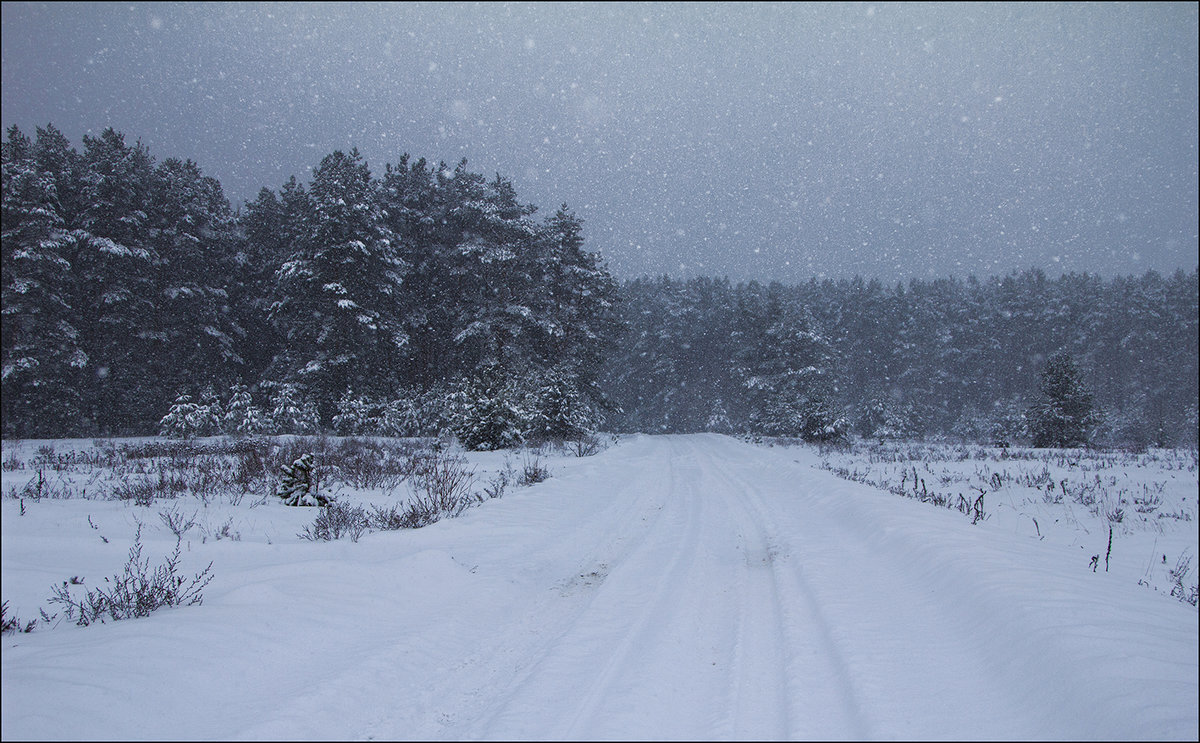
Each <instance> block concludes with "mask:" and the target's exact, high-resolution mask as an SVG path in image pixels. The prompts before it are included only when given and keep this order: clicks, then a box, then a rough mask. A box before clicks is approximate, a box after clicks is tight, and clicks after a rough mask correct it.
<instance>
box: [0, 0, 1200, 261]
mask: <svg viewBox="0 0 1200 743" xmlns="http://www.w3.org/2000/svg"><path fill="white" fill-rule="evenodd" d="M1197 7H1198V6H1197V4H1196V3H1175V4H1155V3H1144V4H1143V3H1137V4H1108V3H1105V4H1096V5H1093V4H1032V5H1025V4H994V5H989V4H976V3H970V4H962V5H959V4H899V5H896V4H889V3H868V4H790V3H789V4H757V3H729V4H724V3H722V4H621V3H602V4H524V3H513V4H509V3H505V4H499V3H497V4H491V3H485V4H458V3H454V4H443V3H429V4H421V3H399V4H382V5H378V4H372V5H358V4H353V3H340V4H329V5H326V4H292V3H287V4H226V3H217V4H142V3H122V4H100V3H95V4H93V3H87V4H73V3H52V4H24V3H10V2H5V3H4V4H3V11H2V12H3V25H2V32H3V46H2V49H3V52H2V53H3V88H2V102H3V105H2V119H3V126H4V127H5V129H7V128H8V127H9V126H11V125H12V124H16V125H18V126H20V127H21V129H22V130H23V131H25V132H26V133H27V134H30V135H31V136H32V135H33V133H34V128H35V127H37V126H44V125H45V124H46V123H47V122H50V123H53V124H54V125H55V126H56V127H58V128H59V129H60V130H62V131H63V133H64V134H66V135H67V136H68V137H69V138H70V139H71V140H72V142H74V143H75V144H76V146H77V147H78V148H80V149H82V135H83V134H85V133H92V134H98V133H99V132H100V131H102V130H103V129H104V128H105V127H107V126H112V127H114V128H116V129H117V130H119V131H122V132H124V133H125V135H126V139H127V141H129V142H132V141H134V140H136V139H139V138H140V139H141V140H142V141H143V142H144V143H145V144H146V145H147V146H148V147H149V148H150V151H151V153H152V154H153V155H154V156H155V157H156V158H158V159H160V160H162V159H165V158H167V157H180V158H191V159H193V160H195V161H196V162H197V163H199V165H200V167H201V168H202V169H203V170H204V172H205V173H206V174H208V175H212V176H214V177H216V178H217V179H219V180H220V181H221V183H222V184H223V185H224V187H225V189H226V193H227V195H228V196H229V198H230V200H231V202H232V203H233V204H234V205H235V206H237V205H239V204H241V203H242V202H243V201H245V200H248V199H252V198H253V197H254V196H255V194H256V193H257V191H258V189H259V188H260V187H262V186H268V187H271V188H274V189H278V188H279V186H281V185H282V183H283V182H284V181H285V180H286V179H287V178H288V177H289V176H291V175H296V176H297V177H298V178H299V179H301V180H302V181H307V180H308V179H309V172H310V169H311V168H312V167H314V166H315V165H316V164H317V163H318V162H319V161H320V159H321V158H322V157H323V156H324V155H326V154H328V153H330V152H332V151H333V150H336V149H343V150H345V149H349V148H350V147H353V146H357V147H358V148H359V150H360V152H362V153H363V155H364V157H365V158H366V159H367V161H368V162H369V163H370V165H371V168H372V171H373V172H375V173H377V174H378V173H382V171H383V167H384V164H385V163H388V162H397V161H398V160H399V158H400V155H401V154H402V153H404V152H408V153H411V154H412V155H413V156H414V157H422V156H423V157H426V158H427V159H429V160H432V161H435V162H436V161H438V160H444V161H446V162H447V163H448V164H450V165H451V166H452V165H454V164H455V163H457V161H458V160H459V159H461V158H463V157H465V158H467V160H468V166H469V167H470V168H471V169H472V170H474V171H476V172H481V173H484V174H485V175H488V176H489V177H490V176H491V175H494V174H495V173H496V172H500V173H501V174H503V175H505V176H506V177H509V178H511V179H512V180H513V181H514V183H515V185H516V188H517V193H518V195H519V197H521V198H522V199H523V200H524V201H526V202H532V203H535V204H537V205H539V206H540V207H541V211H542V213H543V214H548V213H553V211H554V209H555V207H557V205H558V204H560V203H562V202H566V203H567V204H569V205H570V206H571V207H572V208H573V209H574V210H575V211H576V212H577V214H578V215H579V216H581V217H582V218H584V219H585V221H586V238H587V241H588V246H589V247H590V248H591V249H593V250H599V251H600V252H601V253H602V254H603V255H604V256H605V258H606V259H607V260H608V262H609V265H610V267H611V268H612V269H613V271H614V272H615V273H616V274H617V275H618V276H622V277H632V276H635V275H639V274H642V273H651V274H654V273H664V272H665V273H670V274H672V275H676V276H692V275H717V276H729V277H730V278H731V279H733V280H735V281H736V280H743V279H749V278H757V279H760V280H771V279H779V280H782V281H785V282H797V281H804V280H807V279H808V278H810V277H812V276H819V277H820V276H829V277H834V278H840V277H847V276H852V275H854V274H861V275H863V276H866V277H878V278H881V279H883V280H884V281H885V283H888V282H891V281H895V280H897V279H907V278H912V277H935V276H947V275H955V276H960V277H962V276H966V275H967V274H970V273H974V274H976V275H978V276H985V275H990V274H1004V273H1008V272H1009V271H1012V270H1015V269H1024V268H1029V267H1039V268H1042V269H1044V270H1045V271H1046V272H1047V273H1049V274H1051V275H1057V274H1058V273H1061V272H1063V271H1077V272H1078V271H1088V272H1098V273H1101V274H1103V275H1105V276H1113V275H1117V274H1140V273H1142V272H1144V271H1146V270H1149V269H1155V270H1158V271H1161V272H1164V273H1165V272H1170V271H1173V270H1174V269H1176V268H1180V267H1182V268H1185V269H1188V270H1191V269H1192V268H1194V267H1195V266H1196V263H1197V257H1196V256H1197V181H1198V174H1197V90H1198V87H1200V85H1198V80H1197V35H1198V28H1197Z"/></svg>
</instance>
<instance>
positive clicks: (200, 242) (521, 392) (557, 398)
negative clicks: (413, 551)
mask: <svg viewBox="0 0 1200 743" xmlns="http://www.w3.org/2000/svg"><path fill="white" fill-rule="evenodd" d="M83 145H84V147H83V152H82V153H80V152H76V151H75V150H74V149H73V148H72V147H71V145H70V143H69V141H68V140H67V139H66V137H65V136H63V134H62V133H61V132H59V131H58V130H56V129H55V128H54V127H53V126H47V127H46V128H45V129H43V128H40V127H39V128H38V130H37V133H36V137H35V138H34V139H30V138H29V137H27V136H25V135H24V134H23V133H22V132H21V131H20V130H19V129H17V128H16V127H13V128H11V129H10V130H9V132H8V138H7V140H6V141H5V142H4V143H3V273H4V278H3V371H2V376H3V431H4V435H5V436H26V437H28V436H64V435H72V436H86V435H117V434H145V433H153V432H156V431H157V430H158V428H159V425H160V423H161V422H162V421H163V419H164V415H165V414H167V413H168V411H169V410H171V409H172V406H173V405H174V404H176V403H178V405H180V406H184V407H183V408H182V409H187V408H186V406H188V405H191V406H193V407H197V408H205V409H207V411H208V412H207V414H206V415H207V416H208V418H209V419H210V420H211V423H212V425H213V426H216V425H218V424H219V423H221V420H220V419H221V418H222V416H215V415H212V412H213V409H214V408H215V407H216V403H218V402H223V403H224V406H225V407H226V408H227V407H229V406H231V405H237V406H238V407H239V409H249V410H254V409H256V408H258V409H261V410H262V411H263V412H268V411H278V412H279V415H278V416H272V415H257V416H256V415H253V414H250V413H246V414H243V417H242V418H241V419H240V420H238V421H235V422H232V423H234V424H235V427H236V426H240V427H241V428H242V430H243V431H247V429H253V428H255V427H256V426H257V425H258V424H255V423H254V420H256V419H257V420H260V421H261V425H262V427H263V428H270V427H272V426H275V427H276V428H288V427H294V426H295V425H300V423H303V425H304V426H306V427H313V428H324V429H328V428H330V427H332V426H333V424H334V421H335V418H337V419H338V420H339V421H341V422H342V423H343V424H344V426H346V427H354V426H358V425H361V424H362V422H361V420H357V419H356V418H355V416H354V415H352V413H353V411H354V410H358V411H359V412H360V413H361V414H362V415H360V416H359V418H361V417H362V416H363V415H365V416H370V415H371V414H372V413H373V412H374V413H378V412H379V411H380V410H381V408H382V407H388V406H390V408H389V409H394V408H395V407H396V405H395V403H397V402H405V401H407V402H409V403H411V402H412V401H413V400H418V399H420V400H425V401H426V402H430V401H436V402H437V404H436V405H433V404H432V402H430V404H429V405H426V406H425V408H427V409H425V410H422V411H418V412H419V413H429V414H430V415H432V416H433V417H432V418H429V417H427V416H424V415H418V416H416V417H417V418H418V420H416V421H415V422H414V421H413V420H412V419H413V418H414V416H412V415H409V416H408V422H407V424H406V423H405V422H404V416H393V417H394V418H395V420H396V421H397V426H399V427H401V428H403V427H404V425H410V427H411V426H415V427H418V428H421V429H422V431H421V432H424V429H428V428H436V427H437V426H438V425H439V424H448V425H453V426H454V427H455V428H456V430H457V432H458V433H459V434H460V437H463V438H469V437H472V436H478V435H481V434H479V433H478V431H477V429H480V428H487V427H488V426H499V427H500V429H501V430H500V431H498V432H494V433H491V434H488V435H495V436H501V437H507V439H512V438H514V437H518V436H521V435H527V434H545V435H562V434H574V433H576V431H575V430H574V429H575V428H580V429H583V428H591V427H594V421H596V420H597V419H598V416H599V415H600V414H601V413H602V411H603V408H604V400H603V396H602V393H601V392H600V390H599V386H598V377H599V375H600V371H601V369H600V364H601V361H602V359H603V355H604V349H605V348H606V345H607V344H608V343H610V342H611V340H612V338H613V336H614V333H613V330H612V328H611V326H612V323H613V322H614V315H613V308H614V302H615V294H616V285H615V283H614V282H613V280H612V278H611V276H610V275H609V274H608V272H607V270H606V269H605V267H604V266H603V264H602V263H601V261H600V259H599V257H598V256H597V255H596V254H594V253H590V252H588V251H587V250H585V249H584V245H583V238H582V222H581V221H580V220H579V219H578V218H577V217H576V216H575V215H574V214H573V213H572V212H571V211H570V210H569V209H567V208H566V207H565V206H563V207H562V208H560V209H559V210H557V211H556V212H555V213H554V214H553V215H551V216H549V217H547V218H545V219H542V220H537V219H535V217H534V213H535V211H536V207H534V206H532V205H528V204H524V203H521V202H520V201H519V200H518V199H517V195H516V192H515V190H514V189H513V186H512V183H511V182H510V181H508V180H506V179H504V178H503V177H501V176H499V175H497V176H496V177H495V179H493V180H488V179H486V178H485V177H483V176H481V175H479V174H477V173H473V172H471V171H470V170H468V169H467V167H466V162H465V161H463V162H461V163H459V165H458V166H456V167H453V168H451V167H449V166H447V165H446V164H445V163H439V164H436V165H434V164H430V163H429V162H427V161H426V160H424V159H419V160H416V161H413V160H412V159H411V158H409V157H408V156H407V155H405V156H403V157H401V158H400V161H399V163H398V164H396V165H392V164H389V165H387V167H386V168H385V170H384V172H383V173H382V175H381V176H378V177H377V176H375V175H373V174H372V173H371V172H370V170H369V169H368V166H367V164H366V163H365V162H364V161H363V159H362V157H361V156H360V155H359V153H358V152H357V151H356V150H353V151H351V152H349V153H344V152H340V151H339V152H334V153H332V154H330V155H327V156H326V157H324V158H323V159H322V160H321V162H320V163H319V165H318V166H317V167H316V169H315V170H314V171H313V173H312V179H311V182H310V183H308V184H303V183H300V182H298V181H297V180H296V179H295V178H294V177H293V178H292V179H290V180H289V181H288V182H287V183H285V184H284V185H283V186H282V188H280V189H279V191H278V192H276V191H273V190H271V189H268V188H264V189H262V190H261V191H260V192H259V194H258V196H257V198H256V199H255V200H254V201H251V202H249V203H247V204H246V205H245V207H244V208H243V209H240V210H239V211H238V212H234V211H233V210H232V209H231V208H230V205H229V202H228V200H227V199H226V198H225V196H224V195H223V192H222V189H221V186H220V184H219V183H218V182H217V181H216V180H215V179H213V178H211V177H207V176H205V175H203V174H202V172H201V171H200V168H199V167H198V166H197V165H196V164H195V163H193V162H191V161H181V160H178V159H174V158H170V159H166V160H164V161H162V162H161V163H157V162H156V161H155V160H154V158H153V157H151V155H150V154H149V152H148V150H147V148H146V147H145V146H143V145H142V144H141V143H140V142H138V143H136V144H133V145H129V144H127V143H126V142H125V139H124V136H123V135H122V134H120V133H118V132H116V131H114V130H112V129H108V130H105V131H104V132H103V133H101V134H100V135H99V136H97V137H92V136H85V137H84V139H83ZM247 395H249V407H247V404H248V403H247V397H246V396H247ZM206 400H207V401H209V402H208V403H207V404H206V403H205V401H206ZM235 400H237V401H238V402H237V403H235V402H234V401H235ZM486 406H491V408H492V409H494V411H493V412H494V413H495V414H497V415H501V416H502V417H503V420H501V421H496V420H491V419H486V420H481V415H480V414H473V413H474V412H475V411H476V410H482V409H483V408H484V407H486ZM409 407H410V408H411V405H410V406H409ZM176 412H177V413H178V412H179V411H178V410H177V411H176ZM193 412H195V411H193ZM223 412H224V415H225V416H227V415H228V413H229V411H228V410H225V411H223ZM409 412H410V413H411V412H412V411H411V410H410V411H409ZM339 416H340V417H339ZM178 417H179V416H178V415H177V416H176V418H178ZM202 417H203V416H202ZM484 418H486V416H484ZM298 421H299V422H300V423H298ZM401 432H404V431H401ZM484 445H486V442H484Z"/></svg>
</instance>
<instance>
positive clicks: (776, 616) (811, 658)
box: [690, 438, 869, 740]
mask: <svg viewBox="0 0 1200 743" xmlns="http://www.w3.org/2000/svg"><path fill="white" fill-rule="evenodd" d="M699 441H701V440H700V439H696V438H692V439H691V440H690V442H699ZM721 457H722V455H721V454H720V453H719V452H715V453H713V452H710V453H709V454H708V455H707V456H706V459H707V460H708V461H709V462H710V463H711V464H710V466H709V467H708V468H707V470H708V475H709V477H708V479H709V480H710V481H716V482H720V483H721V487H719V488H716V490H717V491H718V492H720V493H721V494H722V495H724V498H725V501H726V502H727V503H728V504H729V505H730V510H731V511H732V512H733V513H735V514H736V515H737V519H738V523H739V526H740V527H741V528H742V529H743V530H744V531H745V532H747V533H752V534H753V538H752V541H753V544H754V545H755V547H754V550H753V551H750V552H748V553H747V558H748V560H750V561H753V560H759V561H760V563H761V568H764V569H765V575H766V576H767V581H766V586H765V588H766V592H765V594H764V592H763V590H762V589H760V590H759V591H758V593H759V594H760V596H763V595H765V600H766V603H769V604H770V606H771V610H770V617H771V620H770V621H771V622H772V624H773V625H774V627H773V630H774V632H773V634H774V635H775V641H776V642H777V647H776V648H774V653H773V658H772V660H770V661H765V662H766V663H768V664H773V665H774V667H775V668H774V669H773V673H772V674H771V676H773V677H774V678H773V679H772V680H771V681H770V682H768V681H767V680H766V679H765V678H764V674H763V673H762V670H761V668H755V667H751V668H747V669H743V670H741V671H740V672H739V673H738V676H737V679H736V682H735V692H734V700H735V703H734V714H735V720H737V722H738V725H737V726H735V729H734V735H733V738H735V739H744V738H746V737H748V736H749V735H754V734H755V733H758V732H759V731H753V732H752V731H748V730H745V729H744V728H745V725H746V724H747V723H746V722H743V721H744V720H754V719H755V718H756V716H757V715H761V714H764V713H767V714H773V715H774V716H776V717H781V718H782V719H781V723H780V724H781V725H782V727H783V729H782V731H781V732H779V733H777V734H775V735H771V736H769V737H773V738H782V737H797V736H798V737H803V738H818V739H819V738H840V737H849V738H855V739H860V740H861V739H866V738H868V737H869V733H868V726H866V725H865V724H864V722H863V719H862V717H863V715H862V710H861V705H860V704H859V702H858V692H857V691H856V690H855V688H854V685H853V683H852V682H851V679H850V675H849V673H848V669H847V666H846V661H845V658H844V655H843V653H842V651H841V649H840V648H839V646H838V643H837V642H836V641H835V639H834V637H833V635H832V633H831V632H830V623H829V619H828V618H827V617H826V616H825V614H824V612H823V611H822V609H821V606H820V603H819V602H818V601H817V599H816V597H815V595H814V594H813V592H812V589H811V588H810V586H809V585H808V583H807V581H806V580H805V578H804V575H803V573H802V571H801V570H800V568H799V567H798V566H797V565H795V564H793V563H792V562H791V560H790V554H789V553H788V551H787V550H786V549H785V548H784V547H783V546H782V543H781V541H780V540H779V538H778V536H777V534H776V533H775V529H774V528H773V527H772V523H773V522H772V515H771V514H770V513H769V511H768V510H767V509H766V508H765V507H764V505H763V503H762V501H761V498H760V497H759V496H758V495H757V493H755V492H754V490H753V489H752V488H751V487H749V486H747V484H746V483H745V482H744V481H742V480H740V479H738V478H737V477H735V476H734V475H733V474H731V473H730V472H729V470H728V466H727V465H725V464H723V463H721ZM756 572H759V571H755V570H751V573H750V579H751V580H752V581H754V582H756V583H761V582H762V581H761V580H758V579H756ZM785 596H786V597H792V596H798V597H799V598H800V604H801V605H800V606H799V607H797V606H796V602H794V601H784V597H785ZM745 612H750V613H751V614H755V611H754V610H752V609H750V608H746V609H744V613H745ZM756 619H757V617H756ZM740 644H741V643H740V642H739V646H740ZM771 650H772V649H771V648H766V649H763V648H758V652H757V654H758V655H762V654H764V653H771ZM763 662H764V661H762V660H760V661H758V662H757V663H755V664H753V665H754V666H760V665H761V664H762V663H763ZM747 688H749V689H750V690H751V692H752V693H758V694H770V693H771V690H772V688H773V689H774V698H775V700H776V704H777V706H778V709H776V710H775V711H774V712H773V713H771V712H767V711H764V710H761V709H759V710H755V709H754V708H753V706H752V705H751V706H748V705H747V704H746V703H745V702H744V701H743V699H744V696H745V691H746V689H747Z"/></svg>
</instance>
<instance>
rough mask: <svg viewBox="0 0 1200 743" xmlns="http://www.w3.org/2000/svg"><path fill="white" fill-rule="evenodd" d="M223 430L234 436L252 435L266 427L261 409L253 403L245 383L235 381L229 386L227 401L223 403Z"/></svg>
mask: <svg viewBox="0 0 1200 743" xmlns="http://www.w3.org/2000/svg"><path fill="white" fill-rule="evenodd" d="M224 429H225V432H226V433H228V434H231V435H234V436H254V435H257V434H260V433H262V432H263V431H265V430H266V429H267V421H266V417H265V416H264V415H263V411H262V409H261V408H259V407H258V406H257V405H255V404H254V400H253V399H252V398H251V396H250V390H249V388H247V387H246V385H244V384H241V383H237V384H234V385H232V386H231V387H230V388H229V403H228V404H226V405H225V420H224Z"/></svg>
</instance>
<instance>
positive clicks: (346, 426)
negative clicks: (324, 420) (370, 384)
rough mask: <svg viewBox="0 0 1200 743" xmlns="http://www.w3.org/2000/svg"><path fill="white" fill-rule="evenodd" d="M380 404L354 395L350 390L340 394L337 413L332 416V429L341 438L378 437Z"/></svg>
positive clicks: (379, 432)
mask: <svg viewBox="0 0 1200 743" xmlns="http://www.w3.org/2000/svg"><path fill="white" fill-rule="evenodd" d="M379 408H380V404H379V403H377V402H374V401H372V400H370V399H368V398H366V397H362V396H359V395H355V394H354V393H353V392H352V391H351V390H350V388H346V391H345V392H344V393H342V396H341V398H339V399H338V402H337V413H336V414H335V415H334V416H333V429H334V430H335V431H337V432H338V433H340V434H342V435H343V436H353V435H356V434H369V435H375V436H379V435H381V434H382V433H383V432H382V431H381V430H380V428H381V427H380V410H379Z"/></svg>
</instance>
